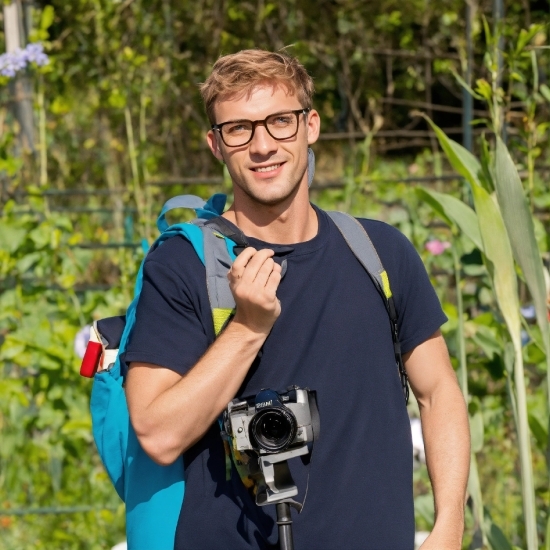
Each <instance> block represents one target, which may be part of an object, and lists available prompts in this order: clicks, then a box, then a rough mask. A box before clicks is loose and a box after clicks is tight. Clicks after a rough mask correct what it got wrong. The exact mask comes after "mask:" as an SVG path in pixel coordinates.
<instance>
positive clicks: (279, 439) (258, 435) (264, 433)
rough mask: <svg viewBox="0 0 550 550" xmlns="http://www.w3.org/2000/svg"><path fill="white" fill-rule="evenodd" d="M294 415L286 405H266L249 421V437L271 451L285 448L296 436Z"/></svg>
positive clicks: (262, 447) (296, 425)
mask: <svg viewBox="0 0 550 550" xmlns="http://www.w3.org/2000/svg"><path fill="white" fill-rule="evenodd" d="M297 427H298V423H297V422H296V417H295V416H294V414H293V413H292V411H290V410H289V409H287V408H286V407H284V406H283V407H267V408H265V409H262V410H261V411H259V412H257V413H256V414H255V415H254V418H253V419H252V421H251V422H250V439H251V440H252V441H253V442H254V443H256V445H257V446H258V447H259V448H261V449H263V450H265V451H269V452H272V453H275V452H278V451H283V450H285V449H286V448H287V447H288V446H289V445H290V443H292V441H293V440H294V438H295V437H296V431H297Z"/></svg>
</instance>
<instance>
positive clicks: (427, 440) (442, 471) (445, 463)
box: [419, 379, 470, 548]
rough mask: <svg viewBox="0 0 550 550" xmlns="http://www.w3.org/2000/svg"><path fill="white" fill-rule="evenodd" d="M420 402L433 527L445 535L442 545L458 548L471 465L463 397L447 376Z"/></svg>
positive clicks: (454, 383)
mask: <svg viewBox="0 0 550 550" xmlns="http://www.w3.org/2000/svg"><path fill="white" fill-rule="evenodd" d="M419 405H420V415H421V420H422V432H423V436H424V444H425V449H426V464H427V466H428V472H429V475H430V479H431V482H432V487H433V492H434V500H435V525H434V530H433V531H434V534H435V533H436V532H439V534H440V535H442V536H443V537H444V539H445V541H446V544H448V546H445V548H460V547H461V541H462V535H463V531H464V503H465V495H466V486H467V482H468V472H469V466H470V434H469V426H468V415H467V410H466V405H465V403H464V398H463V396H462V393H461V392H460V389H459V387H458V384H457V383H456V381H455V380H453V379H448V380H447V381H445V382H444V383H442V384H440V385H439V387H438V388H437V389H436V390H435V391H434V392H433V393H431V394H430V396H429V397H425V398H422V397H420V398H419ZM440 544H441V541H440Z"/></svg>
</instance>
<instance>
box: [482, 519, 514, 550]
mask: <svg viewBox="0 0 550 550" xmlns="http://www.w3.org/2000/svg"><path fill="white" fill-rule="evenodd" d="M484 523H485V533H486V535H487V539H488V540H489V544H490V545H491V548H492V550H513V549H512V545H511V544H510V542H509V541H508V539H507V538H506V535H505V534H504V533H503V532H502V529H501V528H500V527H499V526H498V525H497V524H496V523H495V522H494V521H493V519H492V518H491V515H490V514H489V512H488V511H487V510H485V521H484Z"/></svg>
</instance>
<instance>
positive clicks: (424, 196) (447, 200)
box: [416, 187, 483, 250]
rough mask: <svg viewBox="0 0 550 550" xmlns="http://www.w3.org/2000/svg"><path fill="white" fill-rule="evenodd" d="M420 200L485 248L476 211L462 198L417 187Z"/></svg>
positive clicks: (480, 247) (478, 246)
mask: <svg viewBox="0 0 550 550" xmlns="http://www.w3.org/2000/svg"><path fill="white" fill-rule="evenodd" d="M416 194H417V195H418V198H419V199H420V200H423V201H424V202H426V203H427V204H429V205H430V206H431V207H432V208H433V209H434V211H435V212H437V213H438V214H439V216H440V217H441V218H443V220H445V222H447V223H448V224H449V225H452V224H455V225H456V226H457V227H458V228H459V229H460V230H461V231H462V232H463V233H464V234H465V235H466V236H467V237H468V238H469V239H470V240H471V241H472V242H473V243H474V245H475V246H476V247H477V248H479V249H480V250H483V242H482V240H481V234H480V232H479V223H478V221H477V215H476V213H475V212H474V211H473V210H472V209H471V208H470V207H469V206H468V205H467V204H465V203H463V202H462V201H461V200H459V199H457V198H456V197H453V196H452V195H447V194H444V193H438V192H437V191H432V190H431V189H424V188H422V187H417V188H416Z"/></svg>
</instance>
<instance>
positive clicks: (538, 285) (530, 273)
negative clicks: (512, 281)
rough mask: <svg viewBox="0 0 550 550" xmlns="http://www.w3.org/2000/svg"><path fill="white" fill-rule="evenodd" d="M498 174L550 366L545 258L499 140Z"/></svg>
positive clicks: (509, 228)
mask: <svg viewBox="0 0 550 550" xmlns="http://www.w3.org/2000/svg"><path fill="white" fill-rule="evenodd" d="M495 173H496V178H495V180H496V181H495V185H496V192H497V197H498V202H499V204H500V207H501V210H502V217H503V218H504V222H505V224H506V230H507V233H508V236H509V238H510V243H511V245H512V250H513V253H514V257H515V259H516V261H517V263H518V264H519V266H520V267H521V270H522V271H523V275H524V277H525V281H526V282H527V286H528V288H529V292H530V293H531V296H532V297H533V302H534V305H535V311H536V314H537V322H538V325H539V328H540V331H541V334H542V337H543V340H544V346H545V349H546V356H547V364H548V365H550V328H549V326H548V310H547V306H546V299H547V291H546V283H545V281H544V271H543V265H542V258H541V255H540V252H539V248H538V245H537V239H536V236H535V226H534V223H533V215H532V214H531V210H530V208H529V206H528V204H527V200H526V198H525V194H524V191H523V185H522V184H521V180H520V177H519V174H518V172H517V169H516V166H515V164H514V162H513V161H512V158H511V157H510V153H509V152H508V149H507V147H506V145H504V143H503V142H502V140H501V139H500V138H497V146H496V167H495Z"/></svg>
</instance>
